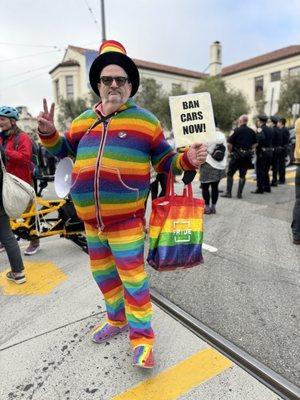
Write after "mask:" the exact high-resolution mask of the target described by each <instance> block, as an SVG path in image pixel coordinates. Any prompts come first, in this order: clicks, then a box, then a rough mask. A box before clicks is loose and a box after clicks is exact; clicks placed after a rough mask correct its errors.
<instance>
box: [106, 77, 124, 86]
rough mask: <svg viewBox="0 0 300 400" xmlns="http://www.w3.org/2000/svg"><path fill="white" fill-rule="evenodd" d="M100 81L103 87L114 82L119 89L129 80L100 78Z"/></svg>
mask: <svg viewBox="0 0 300 400" xmlns="http://www.w3.org/2000/svg"><path fill="white" fill-rule="evenodd" d="M100 81H101V82H102V83H103V85H105V86H111V84H112V83H113V81H115V82H116V85H117V86H118V87H120V86H124V85H125V83H126V82H129V79H128V78H125V76H100Z"/></svg>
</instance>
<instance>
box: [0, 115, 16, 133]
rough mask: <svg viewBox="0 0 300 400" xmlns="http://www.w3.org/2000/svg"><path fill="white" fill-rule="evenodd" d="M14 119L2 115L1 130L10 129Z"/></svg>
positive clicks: (0, 120) (0, 118) (0, 117)
mask: <svg viewBox="0 0 300 400" xmlns="http://www.w3.org/2000/svg"><path fill="white" fill-rule="evenodd" d="M12 121H13V120H10V119H9V118H7V117H2V116H0V130H1V131H8V130H9V129H11V128H12Z"/></svg>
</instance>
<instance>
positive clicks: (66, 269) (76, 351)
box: [0, 237, 280, 400]
mask: <svg viewBox="0 0 300 400" xmlns="http://www.w3.org/2000/svg"><path fill="white" fill-rule="evenodd" d="M24 247H25V246H24V245H22V249H24ZM0 262H1V266H2V267H1V272H0V287H1V291H2V293H1V296H0V308H1V319H0V376H1V385H0V399H1V400H2V399H3V400H88V399H93V400H175V399H181V400H196V399H199V400H201V399H203V400H216V399H222V400H253V399H260V400H280V397H279V396H278V395H276V394H274V393H273V392H271V391H270V390H269V389H267V388H266V387H265V386H263V385H262V384H261V383H259V382H258V381H257V380H255V379H254V378H252V377H251V376H250V375H248V374H247V373H246V372H245V371H243V370H242V369H241V368H239V367H238V366H236V365H234V364H233V363H232V362H231V361H230V360H228V359H227V358H226V357H224V356H223V355H221V354H220V353H218V352H217V351H216V350H214V349H212V348H210V347H209V346H208V345H207V343H205V342H203V341H202V340H201V339H199V338H198V337H196V336H195V335H194V334H192V333H191V332H190V331H188V330H187V329H186V328H185V327H183V326H182V325H181V324H180V323H179V322H177V321H175V320H174V319H173V318H171V317H170V316H168V315H166V314H165V313H164V312H162V311H161V310H160V309H158V308H157V307H154V318H153V328H154V331H155V334H156V345H155V349H154V354H155V360H156V366H155V368H154V369H153V370H143V369H138V368H135V367H133V366H132V365H131V362H132V349H131V347H130V344H129V340H128V334H127V333H125V332H124V333H122V334H121V335H119V336H118V337H115V338H113V339H112V340H111V341H110V342H105V343H103V344H95V343H93V342H92V340H91V330H92V329H93V327H94V326H95V325H96V324H98V323H99V321H101V320H103V319H104V316H105V311H104V302H103V300H102V297H101V295H100V294H99V291H98V288H97V287H96V285H95V283H94V281H93V279H92V277H91V274H90V272H89V268H88V265H87V264H88V258H87V255H86V254H85V253H84V252H82V251H81V249H79V248H78V247H76V246H75V245H74V244H73V243H72V242H70V241H67V240H65V239H60V238H54V237H52V238H50V239H45V240H44V241H43V243H42V248H41V250H40V251H39V252H38V253H37V254H36V255H34V256H32V257H27V258H26V259H25V265H26V271H27V277H28V281H27V282H26V284H23V285H15V284H14V283H12V282H7V281H6V280H5V271H6V270H7V269H3V267H4V268H5V267H6V268H7V260H6V258H5V255H3V253H2V254H1V256H0Z"/></svg>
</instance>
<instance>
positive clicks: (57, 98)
mask: <svg viewBox="0 0 300 400" xmlns="http://www.w3.org/2000/svg"><path fill="white" fill-rule="evenodd" d="M54 85H55V96H56V102H57V103H58V102H59V98H60V91H59V80H58V79H56V81H54Z"/></svg>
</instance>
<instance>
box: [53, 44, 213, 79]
mask: <svg viewBox="0 0 300 400" xmlns="http://www.w3.org/2000/svg"><path fill="white" fill-rule="evenodd" d="M68 48H69V49H71V50H74V51H77V52H78V53H80V54H82V55H84V54H85V51H86V50H88V51H94V52H95V53H98V52H97V51H96V50H91V49H85V48H83V47H77V46H71V45H69V46H68ZM133 60H134V62H135V63H136V65H137V67H139V68H143V69H149V70H151V71H159V72H165V73H169V74H175V75H181V76H186V77H189V78H196V79H199V78H200V79H201V78H205V77H206V76H207V74H204V73H202V72H197V71H191V70H189V69H184V68H177V67H171V66H169V65H164V64H158V63H154V62H150V61H144V60H138V59H136V58H133ZM57 67H58V66H56V68H57Z"/></svg>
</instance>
